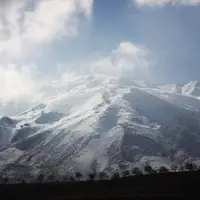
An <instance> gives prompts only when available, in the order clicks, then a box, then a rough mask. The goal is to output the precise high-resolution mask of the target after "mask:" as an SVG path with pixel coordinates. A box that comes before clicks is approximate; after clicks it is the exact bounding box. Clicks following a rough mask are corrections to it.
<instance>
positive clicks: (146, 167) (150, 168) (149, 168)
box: [144, 165, 153, 174]
mask: <svg viewBox="0 0 200 200" xmlns="http://www.w3.org/2000/svg"><path fill="white" fill-rule="evenodd" d="M152 170H153V169H152V167H151V166H150V165H146V166H145V167H144V171H145V172H146V173H148V174H151V173H152Z"/></svg>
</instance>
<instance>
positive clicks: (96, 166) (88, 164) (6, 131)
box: [0, 75, 200, 174]
mask: <svg viewBox="0 0 200 200" xmlns="http://www.w3.org/2000/svg"><path fill="white" fill-rule="evenodd" d="M190 85H192V84H190ZM194 87H198V84H193V88H194ZM183 88H184V89H183ZM186 88H189V87H186V86H180V85H179V86H175V85H173V86H169V85H165V86H160V85H158V86H153V85H150V84H147V83H145V82H138V81H137V82H134V81H132V80H127V79H122V78H116V77H115V78H113V77H104V76H99V75H93V76H81V77H77V78H74V79H73V80H72V81H69V82H66V83H65V84H62V85H61V84H59V82H54V83H51V84H50V85H48V86H45V87H44V88H43V89H41V92H43V93H42V95H43V98H42V99H43V101H41V102H40V104H38V105H36V106H35V107H33V108H31V109H29V110H27V111H24V112H22V113H19V114H18V115H16V116H15V117H13V118H12V120H13V124H12V125H10V124H9V125H8V124H6V125H5V124H1V125H0V139H1V143H0V146H1V151H0V160H1V159H2V160H4V161H2V162H0V165H1V168H3V169H4V170H6V169H10V168H12V166H23V167H24V166H25V167H27V169H31V170H33V171H34V170H36V169H37V170H38V169H39V170H44V169H46V170H47V171H48V169H51V170H53V169H55V168H56V171H57V173H61V174H62V173H63V174H65V173H66V171H72V172H73V171H75V170H79V171H82V172H88V171H91V170H97V171H102V170H107V171H112V170H114V169H116V168H120V169H121V168H126V167H132V166H133V165H136V166H137V165H142V164H141V163H143V164H144V163H146V162H150V163H152V165H158V164H155V163H160V164H163V165H168V166H169V165H170V163H171V162H183V161H184V160H185V159H188V158H195V159H199V157H200V123H199V121H200V113H199V110H200V101H199V100H198V98H197V97H196V96H195V95H194V93H192V92H191V91H190V92H186ZM187 91H188V90H187ZM195 94H196V93H195ZM197 96H198V95H197ZM8 119H10V118H8ZM2 120H3V118H1V121H2ZM4 121H5V120H4ZM7 121H8V120H7ZM8 122H9V121H8ZM8 122H7V123H8ZM2 138H3V139H2ZM10 149H15V151H14V153H11V152H12V151H10ZM15 152H17V153H15ZM6 155H8V156H7V158H8V159H7V160H6V161H5V158H6ZM12 156H13V159H10V158H11V157H12ZM12 170H15V168H14V167H13V169H12ZM47 173H48V172H47Z"/></svg>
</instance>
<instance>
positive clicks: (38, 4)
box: [0, 0, 200, 98]
mask: <svg viewBox="0 0 200 200" xmlns="http://www.w3.org/2000/svg"><path fill="white" fill-rule="evenodd" d="M199 54H200V0H35V1H33V0H0V91H1V94H0V98H1V97H5V94H6V97H7V98H12V97H15V96H18V95H23V94H26V95H29V93H31V92H32V91H33V89H34V88H35V87H36V83H38V82H40V83H41V82H43V81H44V82H45V81H47V80H53V79H60V77H62V75H63V74H66V73H68V72H69V71H72V72H77V71H79V72H81V73H105V74H110V75H116V76H120V75H124V76H126V75H128V76H129V77H132V78H133V79H145V80H147V81H150V82H154V83H185V82H187V81H190V80H200V55H199ZM14 87H15V88H18V89H15V90H14V91H13V88H14ZM30 88H31V89H30Z"/></svg>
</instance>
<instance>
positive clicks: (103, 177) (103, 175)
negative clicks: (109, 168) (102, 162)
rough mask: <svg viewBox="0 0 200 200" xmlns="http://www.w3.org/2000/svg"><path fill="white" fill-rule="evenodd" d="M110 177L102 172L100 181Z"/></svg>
mask: <svg viewBox="0 0 200 200" xmlns="http://www.w3.org/2000/svg"><path fill="white" fill-rule="evenodd" d="M107 177H108V175H107V174H106V173H105V172H100V173H99V179H100V180H104V179H106V178H107Z"/></svg>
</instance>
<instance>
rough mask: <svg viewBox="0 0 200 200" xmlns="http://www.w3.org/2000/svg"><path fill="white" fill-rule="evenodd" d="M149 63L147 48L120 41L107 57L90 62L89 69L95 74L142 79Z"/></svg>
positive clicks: (146, 72) (146, 73)
mask: <svg viewBox="0 0 200 200" xmlns="http://www.w3.org/2000/svg"><path fill="white" fill-rule="evenodd" d="M150 65H151V62H150V60H149V59H148V50H147V49H146V48H145V47H144V46H142V45H136V44H133V43H131V42H128V41H127V42H122V43H120V44H119V46H118V47H117V49H115V50H113V51H112V52H111V53H110V54H109V55H108V56H107V57H105V58H101V59H99V60H98V61H95V62H93V63H91V64H90V65H89V66H90V67H89V69H90V71H91V72H92V73H97V74H106V75H111V76H127V77H128V76H131V77H133V78H137V79H142V78H145V76H146V75H148V69H149V66H150Z"/></svg>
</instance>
